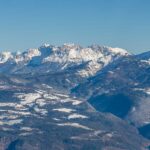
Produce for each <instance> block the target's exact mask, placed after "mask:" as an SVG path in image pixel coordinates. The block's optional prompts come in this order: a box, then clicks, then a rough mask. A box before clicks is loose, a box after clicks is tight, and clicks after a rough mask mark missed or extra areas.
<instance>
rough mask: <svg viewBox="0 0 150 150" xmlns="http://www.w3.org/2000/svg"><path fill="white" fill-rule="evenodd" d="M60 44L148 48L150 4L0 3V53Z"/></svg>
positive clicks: (106, 0) (101, 0)
mask: <svg viewBox="0 0 150 150" xmlns="http://www.w3.org/2000/svg"><path fill="white" fill-rule="evenodd" d="M66 42H67V43H68V42H74V43H77V44H81V45H83V46H87V45H91V44H92V43H95V44H100V45H108V46H112V47H122V48H125V49H128V50H129V51H131V52H133V53H139V52H142V51H146V50H150V0H0V51H1V50H11V51H17V50H26V49H27V48H30V47H31V48H34V47H35V48H36V47H38V46H40V45H41V44H43V43H50V44H58V45H61V44H63V43H66Z"/></svg>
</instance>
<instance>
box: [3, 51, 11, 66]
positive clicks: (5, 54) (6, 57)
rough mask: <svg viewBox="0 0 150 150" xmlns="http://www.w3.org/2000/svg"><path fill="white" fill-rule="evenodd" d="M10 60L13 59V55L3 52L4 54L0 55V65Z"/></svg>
mask: <svg viewBox="0 0 150 150" xmlns="http://www.w3.org/2000/svg"><path fill="white" fill-rule="evenodd" d="M11 58H13V55H12V53H11V52H8V51H5V52H2V53H0V63H5V62H7V61H8V60H9V59H11Z"/></svg>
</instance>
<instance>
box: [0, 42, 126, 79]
mask: <svg viewBox="0 0 150 150" xmlns="http://www.w3.org/2000/svg"><path fill="white" fill-rule="evenodd" d="M126 55H129V53H128V52H127V51H126V50H124V49H120V48H111V47H106V46H99V45H92V46H89V47H87V48H82V47H81V46H79V45H75V44H64V45H62V46H52V45H48V44H45V45H43V46H41V47H39V48H38V49H29V50H27V51H26V52H22V53H11V52H1V53H0V65H1V66H2V67H1V68H0V72H3V69H2V68H4V70H5V69H6V67H5V66H7V67H8V69H7V71H9V72H10V73H19V72H20V73H21V72H23V73H30V72H31V70H32V72H33V70H34V68H33V67H35V68H36V71H38V68H39V69H40V67H41V66H42V70H43V71H44V72H51V71H52V72H53V71H58V70H65V69H66V68H68V67H72V66H74V65H80V64H83V63H88V65H87V68H86V69H85V70H82V71H80V72H79V74H80V75H82V76H89V75H93V74H95V73H96V72H97V71H98V70H100V69H101V68H103V67H104V66H106V65H107V64H109V63H110V62H112V61H113V60H115V59H117V58H119V57H122V56H126ZM9 65H10V66H11V67H10V66H9ZM10 68H11V69H10ZM48 68H49V69H48ZM44 69H45V70H44ZM36 71H35V72H36Z"/></svg>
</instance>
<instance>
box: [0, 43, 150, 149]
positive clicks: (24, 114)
mask: <svg viewBox="0 0 150 150" xmlns="http://www.w3.org/2000/svg"><path fill="white" fill-rule="evenodd" d="M149 61H150V53H149V52H146V53H143V54H139V55H134V54H130V53H128V52H127V51H126V50H124V49H121V48H112V47H107V46H99V45H92V46H89V47H86V48H85V47H82V46H80V45H75V44H64V45H62V46H53V45H49V44H44V45H43V46H41V47H39V48H37V49H29V50H27V51H25V52H21V53H19V52H17V53H15V52H13V53H12V52H1V53H0V129H1V131H0V145H1V147H0V149H2V150H22V149H23V150H28V149H36V150H43V149H44V150H49V149H51V150H91V149H92V150H93V149H94V150H100V149H102V150H148V149H149V146H150V128H149V127H150V118H149V113H150V111H149V108H150V63H149Z"/></svg>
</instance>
